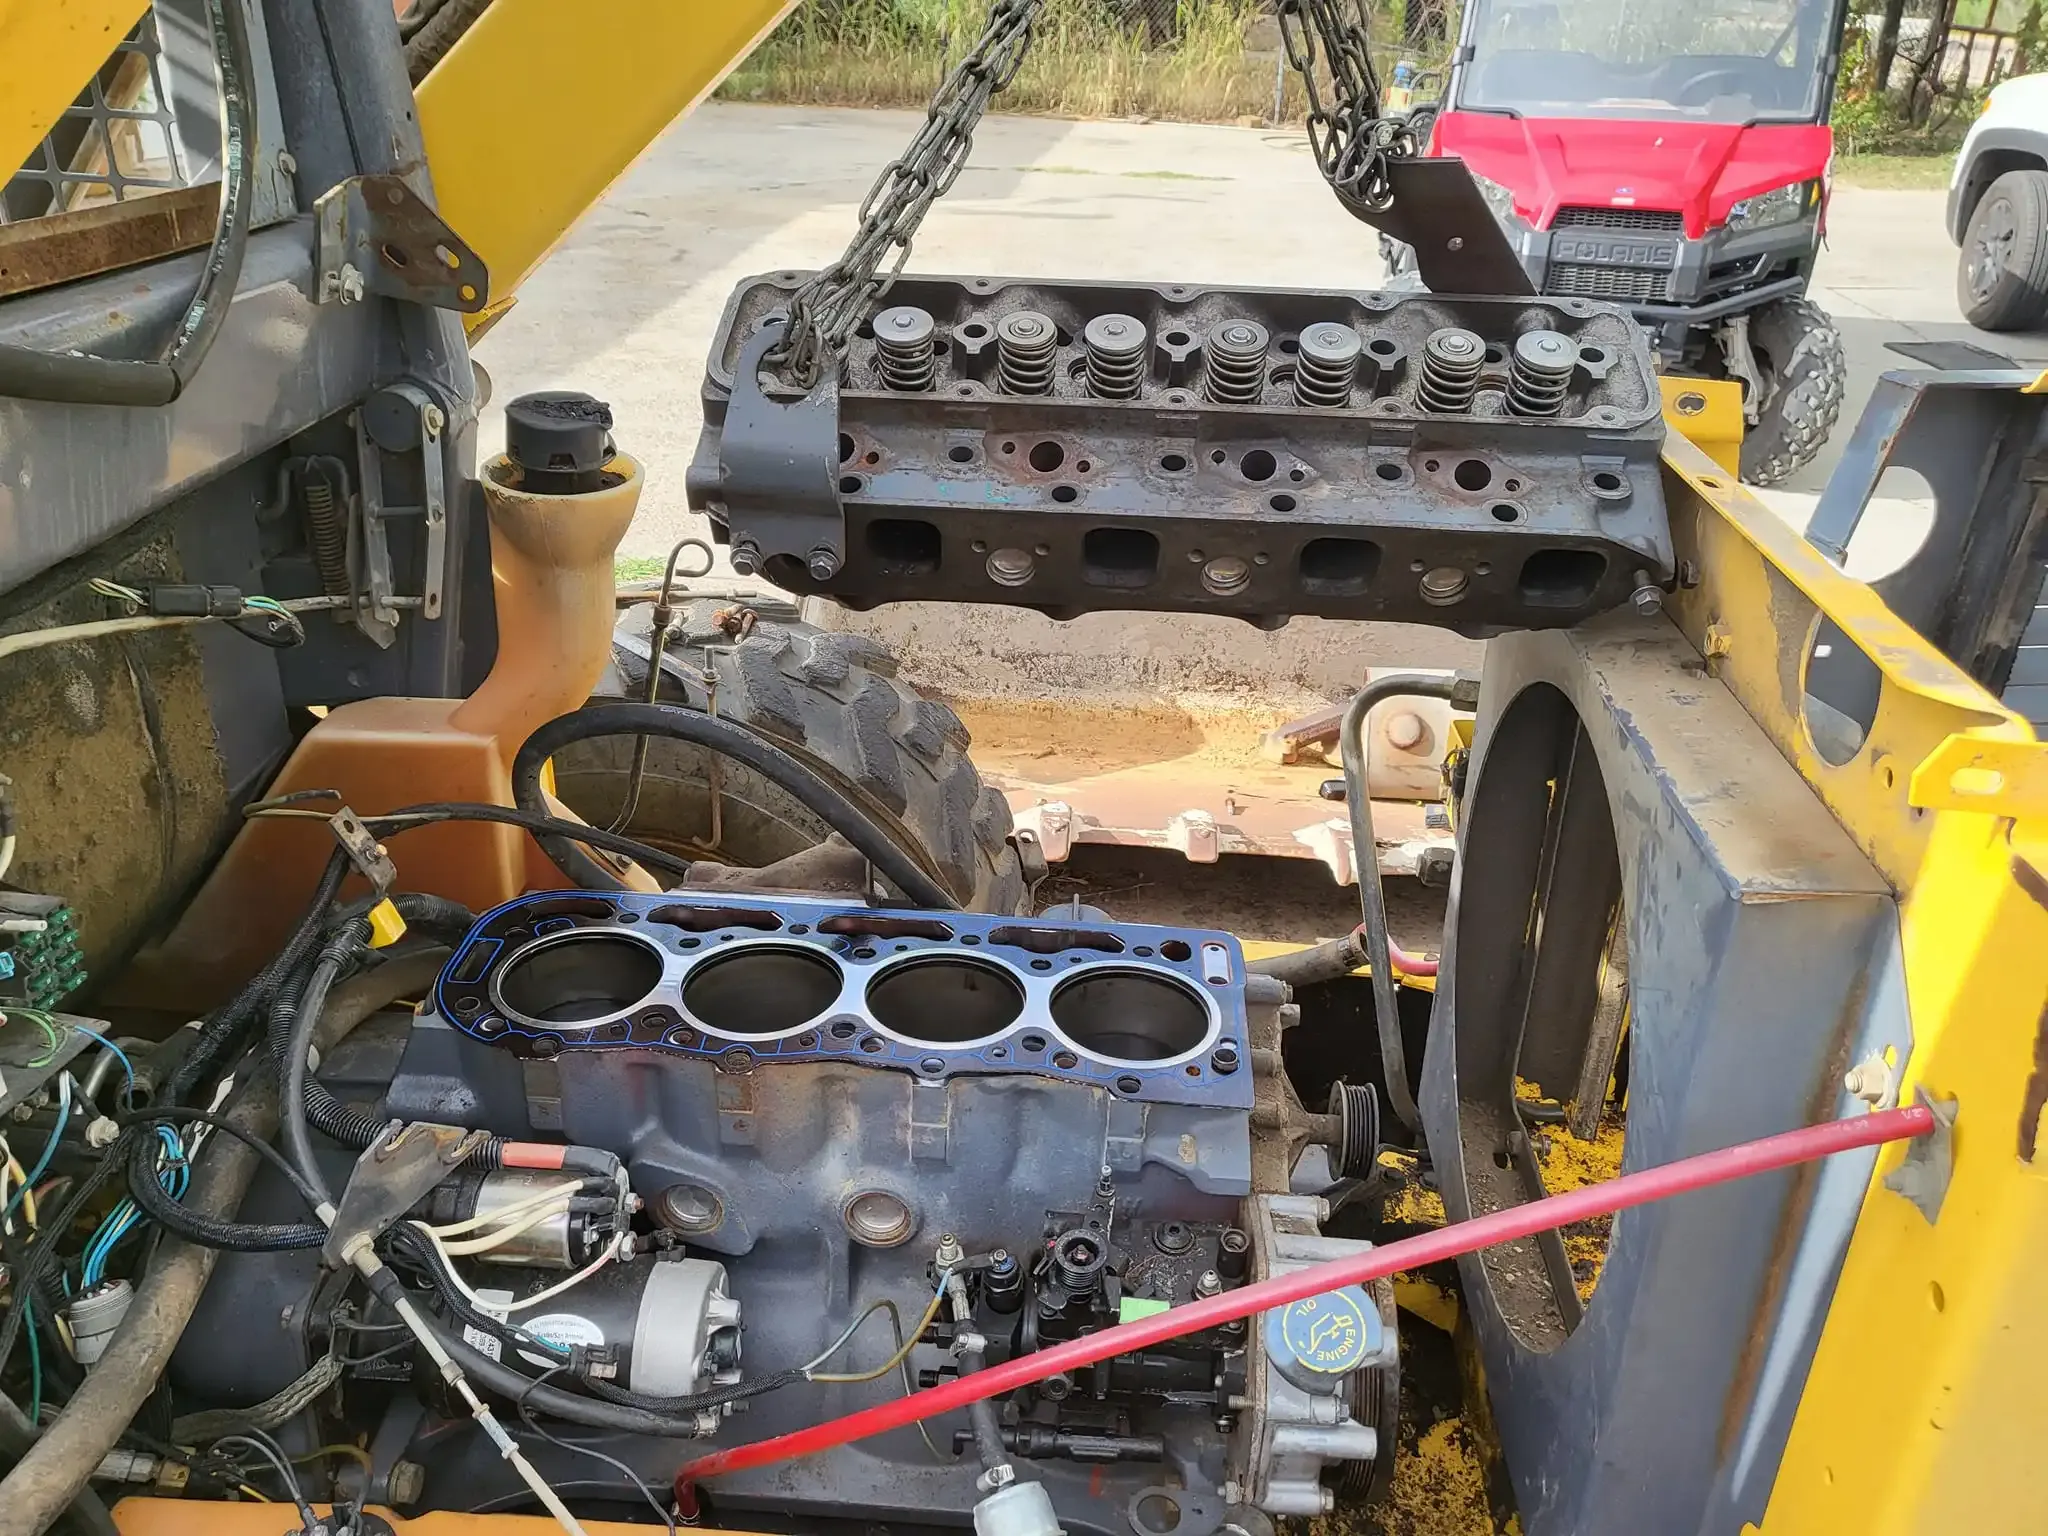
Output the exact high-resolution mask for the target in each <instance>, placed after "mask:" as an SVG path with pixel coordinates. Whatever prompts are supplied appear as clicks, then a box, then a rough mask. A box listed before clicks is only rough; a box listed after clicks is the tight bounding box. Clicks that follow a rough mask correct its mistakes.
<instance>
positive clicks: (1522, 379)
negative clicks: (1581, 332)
mask: <svg viewBox="0 0 2048 1536" xmlns="http://www.w3.org/2000/svg"><path fill="white" fill-rule="evenodd" d="M1578 364H1579V349H1578V348H1577V347H1576V346H1574V345H1573V344H1572V340H1571V338H1570V337H1569V336H1563V335H1560V334H1559V333H1558V332H1556V331H1530V332H1528V333H1527V334H1526V335H1522V336H1518V337H1516V338H1515V350H1514V352H1513V353H1512V354H1511V355H1510V357H1509V360H1508V409H1509V410H1511V411H1513V412H1514V413H1515V414H1516V415H1517V416H1556V415H1559V414H1560V413H1562V412H1563V410H1564V399H1565V396H1566V395H1567V394H1568V393H1570V391H1571V387H1572V370H1573V369H1575V368H1576V367H1578Z"/></svg>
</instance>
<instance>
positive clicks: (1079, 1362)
mask: <svg viewBox="0 0 2048 1536" xmlns="http://www.w3.org/2000/svg"><path fill="white" fill-rule="evenodd" d="M1933 1129H1934V1113H1933V1111H1932V1110H1930V1109H1928V1108H1927V1107H1926V1106H1925V1105H1922V1104H1916V1105H1912V1106H1910V1107H1908V1108H1905V1109H1886V1110H1879V1111H1877V1112H1875V1113H1873V1114H1867V1115H1857V1116H1852V1117H1851V1118H1849V1119H1847V1120H1830V1121H1826V1122H1824V1123H1823V1124H1820V1125H1810V1126H1805V1127H1803V1128H1802V1129H1800V1130H1796V1131H1786V1132H1784V1133H1783V1134H1781V1135H1777V1136H1766V1137H1764V1138H1763V1139H1762V1140H1760V1141H1746V1142H1743V1143H1742V1144H1741V1145H1739V1146H1733V1147H1728V1148H1725V1149H1723V1150H1722V1151H1719V1152H1703V1153H1701V1154H1700V1155H1699V1156H1697V1157H1688V1158H1683V1159H1681V1160H1680V1161H1678V1162H1675V1163H1666V1164H1665V1165H1664V1166H1663V1167H1661V1168H1646V1169H1644V1170H1643V1171H1642V1172H1640V1173H1630V1174H1625V1175H1623V1176H1622V1177H1621V1178H1618V1179H1609V1180H1607V1181H1606V1182H1604V1183H1600V1184H1589V1185H1587V1186H1585V1187H1584V1188H1582V1189H1574V1190H1571V1191H1568V1192H1567V1193H1565V1194H1562V1195H1551V1196H1548V1197H1547V1198H1545V1199H1542V1200H1535V1201H1531V1202H1530V1203H1529V1204H1527V1205H1517V1206H1514V1207H1511V1208H1510V1209H1508V1210H1505V1211H1495V1212H1494V1213H1493V1214H1491V1215H1489V1216H1480V1217H1476V1218H1474V1219H1473V1220H1471V1221H1461V1222H1458V1223H1456V1224H1455V1225H1453V1226H1448V1227H1439V1228H1438V1229H1437V1230H1436V1231H1434V1232H1425V1233H1423V1234H1421V1235H1420V1236H1418V1237H1409V1238H1403V1239H1402V1240H1401V1241H1400V1242H1398V1243H1389V1244H1387V1245H1386V1246H1385V1247H1383V1248H1373V1249H1370V1250H1368V1251H1366V1252H1364V1253H1360V1254H1357V1255H1355V1256H1353V1257H1351V1258H1345V1259H1332V1260H1330V1261H1329V1262H1328V1263H1325V1264H1315V1265H1311V1266H1310V1267H1309V1268H1307V1269H1300V1270H1296V1271H1295V1272H1294V1273H1293V1274H1289V1275H1282V1276H1280V1277H1279V1278H1277V1279H1273V1280H1262V1281H1260V1282H1259V1283H1258V1284H1256V1285H1247V1286H1243V1287H1240V1288H1239V1289H1237V1290H1234V1291H1224V1292H1222V1293H1221V1294H1220V1295H1216V1296H1211V1297H1209V1298H1208V1299H1206V1300H1204V1301H1195V1302H1190V1303H1189V1304H1188V1305H1187V1306H1184V1307H1174V1308H1173V1309H1172V1310H1170V1311H1166V1312H1158V1313H1154V1314H1153V1315H1152V1316H1151V1317H1144V1318H1140V1319H1138V1320H1137V1321H1136V1322H1131V1323H1121V1324H1118V1325H1117V1326H1116V1327H1114V1328H1104V1329H1103V1330H1102V1331H1101V1332H1099V1333H1090V1334H1084V1335H1083V1336H1082V1337H1080V1338H1078V1339H1069V1340H1068V1341H1067V1342H1066V1343H1064V1344H1055V1345H1054V1346H1053V1347H1052V1348H1050V1349H1041V1350H1037V1351H1035V1352H1033V1353H1031V1354H1028V1355H1019V1356H1017V1357H1016V1358H1015V1359H1013V1360H1006V1361H1004V1362H1003V1363H1002V1364H1000V1365H992V1366H988V1367H986V1368H984V1369H982V1370H979V1371H975V1372H974V1373H973V1374H972V1375H968V1376H959V1377H955V1378H954V1379H953V1380H951V1381H948V1382H943V1383H941V1384H940V1385H938V1386H936V1387H928V1388H926V1389H925V1390H924V1391H922V1392H914V1393H912V1394H910V1395H909V1396H908V1397H898V1398H892V1399H890V1400H889V1401H888V1402H884V1403H876V1404H875V1405H874V1406H873V1407H871V1408H863V1409H861V1410H859V1411H858V1412H856V1413H849V1414H846V1415H844V1416H843V1417H841V1418H837V1419H830V1420H827V1421H826V1422H825V1423H823V1424H815V1425H813V1426H812V1427H811V1428H809V1429H799V1430H795V1431H792V1432H791V1433H789V1434H786V1435H777V1436H775V1437H774V1438H773V1439H769V1440H757V1441H755V1442H754V1443H753V1444H751V1445H736V1446H733V1447H731V1448H730V1449H727V1450H722V1451H713V1452H712V1453H711V1454H710V1455H708V1456H700V1457H698V1458H697V1459H696V1460H695V1461H692V1462H688V1463H685V1464H684V1466H683V1468H682V1470H681V1471H679V1472H678V1473H677V1474H676V1491H677V1495H678V1497H680V1498H682V1499H683V1502H684V1507H685V1508H688V1507H689V1506H690V1504H691V1503H692V1501H693V1500H694V1496H695V1495H694V1491H693V1490H694V1485H695V1484H697V1483H700V1482H702V1481H704V1480H705V1479H706V1478H712V1477H717V1476H720V1475H721V1474H723V1473H726V1472H740V1471H744V1470H746V1469H747V1468H749V1467H764V1466H769V1465H772V1464H773V1463H775V1462H778V1461H790V1460H793V1459H794V1458H796V1457H798V1456H809V1455H812V1454H814V1453H816V1452H818V1451H825V1450H830V1449H831V1448H832V1447H833V1446H836V1445H846V1444H848V1443H849V1442H851V1441H854V1440H864V1439H866V1438H867V1437H868V1436H869V1435H879V1434H881V1433H883V1432H884V1431H885V1430H891V1429H901V1428H902V1427H903V1426H904V1425H906V1424H914V1423H916V1422H917V1421H918V1420H919V1419H929V1418H932V1417H933V1416H935V1415H937V1414H941V1413H953V1412H956V1411H957V1410H959V1409H962V1408H965V1407H966V1406H967V1405H968V1404H969V1403H972V1402H977V1401H979V1400H980V1399H982V1398H985V1397H996V1396H998V1395H1000V1394H1002V1393H1004V1392H1014V1391H1016V1390H1017V1389H1018V1388H1019V1387H1028V1386H1030V1385H1031V1384H1032V1383H1033V1382H1038V1381H1043V1380H1044V1379H1045V1378H1046V1377H1048V1376H1051V1375H1053V1374H1055V1373H1056V1372H1059V1371H1077V1370H1079V1369H1081V1368H1082V1367H1083V1366H1089V1365H1093V1364H1095V1363H1096V1362H1097V1361H1099V1360H1107V1359H1109V1358H1110V1357H1111V1356H1112V1355H1122V1354H1129V1353H1130V1352H1132V1351H1133V1350H1140V1349H1146V1348H1149V1347H1150V1346H1151V1345H1154V1344H1159V1343H1163V1342H1164V1341H1165V1340H1167V1339H1172V1338H1178V1337H1179V1336H1180V1335H1182V1334H1186V1333H1197V1332H1200V1331H1201V1330H1202V1329H1204V1328H1214V1327H1217V1326H1218V1325H1220V1324H1223V1323H1234V1322H1236V1321H1237V1320H1238V1319H1239V1318H1243V1317H1249V1316H1251V1315H1252V1314H1253V1313H1254V1312H1264V1311H1266V1310H1268V1309H1269V1308H1272V1307H1279V1306H1285V1305H1286V1304H1287V1303H1288V1302H1290V1301H1300V1300H1302V1299H1303V1298H1304V1297H1308V1296H1320V1295H1322V1294H1323V1293H1324V1292H1326V1291H1334V1290H1339V1289H1341V1288H1342V1287H1344V1286H1347V1285H1361V1284H1364V1283H1365V1282H1366V1281H1369V1280H1378V1279H1380V1278H1382V1277H1383V1276H1386V1275H1391V1274H1394V1273H1395V1272H1397V1271H1400V1270H1409V1269H1420V1268H1421V1267H1422V1266H1423V1265H1425V1264H1435V1263H1438V1262H1440V1261H1442V1260H1444V1259H1452V1258H1456V1257H1457V1256H1458V1255H1459V1254H1461V1253H1473V1252H1476V1251H1477V1250H1479V1249H1481V1248H1491V1247H1493V1246H1494V1245H1495V1244H1498V1243H1507V1242H1513V1241H1514V1240H1515V1239H1517V1238H1522V1237H1530V1236H1533V1235H1534V1234H1535V1233H1538V1232H1544V1231H1548V1230H1549V1229H1550V1228H1552V1227H1564V1226H1569V1225H1571V1223H1573V1222H1575V1221H1584V1220H1586V1218H1588V1217H1589V1216H1606V1215H1609V1214H1611V1213H1612V1212H1615V1211H1624V1210H1627V1209H1628V1208H1629V1207H1631V1206H1637V1205H1647V1204H1649V1203H1650V1202H1651V1201H1653V1200H1664V1199H1668V1198H1669V1197H1670V1196H1672V1195H1682V1194H1685V1193H1686V1192H1687V1191H1689V1190H1695V1189H1705V1188H1707V1187H1708V1186H1710V1185H1714V1184H1725V1183H1727V1182H1728V1181H1729V1180H1730V1179H1743V1178H1748V1177H1749V1176H1750V1175H1752V1174H1758V1173H1770V1172H1772V1171H1774V1170H1776V1169H1779V1168H1789V1167H1791V1166H1792V1165H1793V1164H1794V1163H1806V1162H1812V1161H1813V1160H1814V1159H1816V1158H1821V1157H1827V1156H1829V1155H1831V1154H1833V1153H1836V1152H1849V1151H1854V1150H1855V1149H1856V1148H1858V1147H1874V1146H1879V1145H1881V1144H1883V1143H1884V1142H1888V1141H1902V1140H1904V1139H1906V1138H1907V1137H1911V1136H1925V1135H1926V1134H1927V1133H1928V1132H1929V1131H1931V1130H1933Z"/></svg>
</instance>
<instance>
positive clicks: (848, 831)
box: [512, 702, 960, 911]
mask: <svg viewBox="0 0 2048 1536" xmlns="http://www.w3.org/2000/svg"><path fill="white" fill-rule="evenodd" d="M601 736H665V737H668V738H669V739H671V740H673V741H686V742H689V743H691V744H692V745H693V746H699V747H703V748H705V749H706V750H707V751H710V752H715V753H717V754H718V755H719V756H721V757H729V758H731V759H732V760H733V761H734V762H737V763H740V764H742V765H744V766H745V767H748V768H751V769H753V771H754V772H756V773H758V774H760V775H761V776H762V777H763V778H765V779H767V780H768V781H769V782H770V783H772V784H774V785H776V786H777V787H778V788H780V789H783V790H785V791H787V792H788V793H789V794H790V795H791V796H792V797H793V798H795V800H796V801H797V802H798V803H799V804H800V805H802V806H803V807H804V808H805V809H806V810H808V811H810V812H811V813H812V814H813V815H815V816H817V817H819V818H820V819H821V820H823V821H824V823H825V824H826V825H827V826H829V827H830V828H831V829H832V830H833V831H834V832H837V833H838V834H839V835H840V836H841V837H844V838H845V839H846V840H847V841H848V842H849V843H851V844H853V846H854V847H855V848H856V849H858V850H859V851H860V853H861V854H862V855H863V856H864V857H865V858H866V859H867V861H868V862H869V863H870V864H872V865H874V866H875V868H876V870H878V871H879V872H880V873H881V875H882V877H883V878H884V879H886V880H888V881H889V882H890V883H891V884H892V885H894V886H895V887H896V888H897V889H898V890H900V891H901V892H903V894H904V896H905V897H907V898H908V899H909V900H910V901H912V902H914V903H916V904H917V905H918V906H921V907H935V908H939V909H942V910H947V911H953V910H957V909H958V908H959V906H960V903H959V902H957V901H955V900H954V899H953V898H952V896H951V895H950V894H948V892H947V891H946V888H945V887H944V886H942V885H940V884H939V883H938V881H937V880H935V879H933V878H932V876H931V875H930V874H928V873H927V872H926V870H925V866H924V863H923V862H922V861H921V860H920V858H919V853H920V852H921V850H913V849H910V848H905V847H903V846H901V845H900V844H898V843H897V842H896V841H894V840H893V839H892V838H891V837H890V836H889V834H888V833H886V832H884V831H883V830H882V829H881V828H880V827H879V826H877V825H876V824H875V823H874V821H873V820H871V819H870V818H869V816H868V814H867V813H866V812H865V811H863V810H862V809H861V808H860V807H859V806H857V805H855V804H854V803H853V801H851V800H850V799H848V798H847V797H846V795H845V794H843V793H842V792H841V791H840V790H839V789H838V788H836V787H835V786H834V785H832V784H830V783H828V782H827V781H826V780H825V778H824V777H823V776H822V775H820V774H819V773H818V771H817V770H816V769H814V768H812V767H810V766H809V765H808V764H806V763H803V762H800V761H799V760H798V759H796V758H794V757H792V756H791V755H790V754H789V753H787V752H785V751H783V750H782V748H780V747H778V746H776V745H775V744H774V743H773V742H770V741H768V740H766V739H765V738H763V737H760V736H756V735H755V734H754V733H753V732H752V731H749V730H745V729H743V728H742V727H740V726H737V725H734V724H733V723H732V722H731V721H728V720H721V719H719V718H718V717H717V716H716V715H706V714H701V713H699V712H698V711H696V710H694V709H683V708H680V707H679V706H677V705H674V704H638V703H630V702H619V703H609V704H590V705H586V706H585V707H584V708H582V709H579V710H575V711H573V712H571V713H569V714H566V715H562V716H559V717H557V718H556V719H553V720H550V721H549V722H548V723H547V724H546V725H543V726H542V727H540V729H539V730H537V731H535V732H534V733H533V734H532V735H531V736H529V737H527V738H526V744H525V745H524V746H522V747H521V748H520V749H519V756H518V758H517V759H516V760H514V762H513V764H512V798H513V800H514V801H515V802H516V803H517V804H518V806H519V808H520V809H521V810H523V811H528V812H532V813H536V814H538V813H544V812H545V811H546V810H547V806H548V801H547V795H546V792H545V791H544V790H543V789H542V787H541V771H542V770H543V769H544V768H546V767H547V764H548V759H550V758H551V757H553V756H554V755H555V754H556V753H557V752H559V751H561V750H562V749H563V748H564V747H567V746H571V745H573V744H575V743H576V742H579V741H589V740H592V739H593V738H596V737H601ZM534 837H535V839H536V840H537V841H538V842H539V843H540V845H541V847H542V848H543V849H544V850H545V851H546V853H547V856H548V857H549V858H551V859H553V860H554V861H555V865H556V867H557V868H559V869H560V870H561V871H562V873H563V874H565V875H567V876H568V877H569V878H570V879H571V880H573V881H575V882H576V884H577V885H579V886H581V887H582V888H583V889H585V890H590V891H617V890H624V889H625V885H624V882H622V881H621V880H619V879H618V878H617V877H616V876H615V875H613V874H612V873H611V872H610V871H609V870H607V869H606V868H605V867H604V866H603V865H602V864H600V863H598V862H597V860H595V859H593V858H592V857H591V856H590V855H589V854H587V853H585V852H584V851H583V850H582V849H581V848H578V847H577V846H576V845H575V844H574V843H572V842H570V841H569V840H568V839H567V838H564V837H561V836H558V835H555V834H553V833H541V832H536V833H535V834H534Z"/></svg>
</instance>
